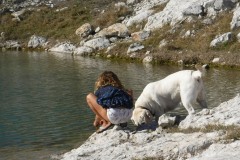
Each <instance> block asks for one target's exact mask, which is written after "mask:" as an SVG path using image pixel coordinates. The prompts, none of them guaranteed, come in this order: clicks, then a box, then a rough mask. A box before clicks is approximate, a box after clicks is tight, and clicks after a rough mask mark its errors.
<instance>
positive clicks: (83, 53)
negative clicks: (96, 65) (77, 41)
mask: <svg viewBox="0 0 240 160" xmlns="http://www.w3.org/2000/svg"><path fill="white" fill-rule="evenodd" d="M92 52H93V49H92V48H90V47H86V46H81V47H78V48H76V49H75V50H74V52H73V55H78V56H86V55H89V54H90V53H92Z"/></svg>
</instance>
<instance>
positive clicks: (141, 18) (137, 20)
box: [126, 10, 153, 27]
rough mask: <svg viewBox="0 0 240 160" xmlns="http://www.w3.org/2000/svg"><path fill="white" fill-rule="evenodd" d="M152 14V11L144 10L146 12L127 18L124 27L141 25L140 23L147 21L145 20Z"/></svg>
mask: <svg viewBox="0 0 240 160" xmlns="http://www.w3.org/2000/svg"><path fill="white" fill-rule="evenodd" d="M152 13H153V10H146V11H143V12H140V13H139V14H137V15H135V16H132V17H131V18H129V20H128V21H127V23H126V25H127V26H128V27H129V26H131V25H134V24H138V23H141V22H143V21H145V20H147V18H148V17H149V16H150V15H152Z"/></svg>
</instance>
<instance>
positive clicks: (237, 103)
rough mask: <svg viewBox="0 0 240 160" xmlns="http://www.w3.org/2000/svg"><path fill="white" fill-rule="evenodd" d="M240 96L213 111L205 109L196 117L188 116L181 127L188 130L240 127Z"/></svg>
mask: <svg viewBox="0 0 240 160" xmlns="http://www.w3.org/2000/svg"><path fill="white" fill-rule="evenodd" d="M239 107H240V95H237V96H236V97H235V98H233V99H231V100H229V101H227V102H223V103H221V104H220V105H219V106H218V107H216V108H213V109H204V110H202V111H200V112H199V113H197V114H195V115H194V116H187V117H186V118H185V119H184V120H183V121H182V122H181V123H180V124H179V127H180V128H182V129H186V128H189V127H192V128H203V127H204V126H207V125H224V126H229V125H237V126H240V112H239V110H240V108H239Z"/></svg>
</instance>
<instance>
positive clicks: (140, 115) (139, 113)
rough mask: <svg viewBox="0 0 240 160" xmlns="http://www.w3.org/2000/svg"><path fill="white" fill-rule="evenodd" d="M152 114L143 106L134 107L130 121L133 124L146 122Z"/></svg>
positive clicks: (149, 120)
mask: <svg viewBox="0 0 240 160" xmlns="http://www.w3.org/2000/svg"><path fill="white" fill-rule="evenodd" d="M152 119H153V115H152V114H151V113H150V111H149V110H147V109H144V108H135V109H134V110H133V114H132V118H131V120H132V122H133V124H134V125H136V126H139V125H141V124H148V123H150V122H151V121H152Z"/></svg>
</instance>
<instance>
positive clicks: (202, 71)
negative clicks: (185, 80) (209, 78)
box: [193, 64, 206, 79]
mask: <svg viewBox="0 0 240 160" xmlns="http://www.w3.org/2000/svg"><path fill="white" fill-rule="evenodd" d="M195 68H196V69H197V71H195V72H193V76H194V77H195V78H196V79H200V78H202V77H203V76H205V74H206V67H205V66H201V65H199V64H196V65H195Z"/></svg>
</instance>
